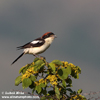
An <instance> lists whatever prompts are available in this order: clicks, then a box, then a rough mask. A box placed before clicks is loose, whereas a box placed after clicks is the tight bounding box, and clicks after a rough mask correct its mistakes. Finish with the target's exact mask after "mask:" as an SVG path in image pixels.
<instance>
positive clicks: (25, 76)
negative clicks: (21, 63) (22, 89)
mask: <svg viewBox="0 0 100 100" xmlns="http://www.w3.org/2000/svg"><path fill="white" fill-rule="evenodd" d="M36 73H38V71H34V67H31V68H28V69H27V70H26V72H25V74H23V76H22V81H23V79H25V78H28V77H30V76H31V75H32V74H36Z"/></svg>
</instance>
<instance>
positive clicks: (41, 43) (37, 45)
mask: <svg viewBox="0 0 100 100" xmlns="http://www.w3.org/2000/svg"><path fill="white" fill-rule="evenodd" d="M56 37H57V36H56V35H55V34H54V33H53V32H46V33H45V34H43V36H42V37H39V38H37V39H35V40H33V41H31V42H28V43H26V44H25V45H23V46H19V47H17V48H18V50H20V49H23V52H22V54H21V55H20V56H19V57H18V58H17V59H15V60H14V61H13V62H12V63H11V65H12V64H14V63H15V62H16V61H17V60H18V59H19V58H21V57H22V56H23V55H25V54H32V55H34V56H35V57H37V56H38V57H41V56H39V55H38V54H41V53H43V52H44V51H46V50H47V49H48V48H49V47H50V45H51V43H52V42H53V40H54V39H55V38H56Z"/></svg>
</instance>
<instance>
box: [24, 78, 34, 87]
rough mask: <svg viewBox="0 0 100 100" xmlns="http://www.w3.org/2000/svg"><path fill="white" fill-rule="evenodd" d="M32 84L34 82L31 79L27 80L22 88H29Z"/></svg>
mask: <svg viewBox="0 0 100 100" xmlns="http://www.w3.org/2000/svg"><path fill="white" fill-rule="evenodd" d="M31 84H32V81H31V80H30V79H29V78H25V79H23V81H22V87H23V88H27V87H29V86H30V85H31Z"/></svg>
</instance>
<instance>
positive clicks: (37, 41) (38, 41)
mask: <svg viewBox="0 0 100 100" xmlns="http://www.w3.org/2000/svg"><path fill="white" fill-rule="evenodd" d="M41 42H42V41H40V40H34V41H32V42H31V43H33V44H37V43H41Z"/></svg>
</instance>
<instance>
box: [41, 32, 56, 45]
mask: <svg viewBox="0 0 100 100" xmlns="http://www.w3.org/2000/svg"><path fill="white" fill-rule="evenodd" d="M41 38H42V39H44V40H45V41H47V42H49V43H50V44H51V43H52V41H53V40H54V39H55V38H56V35H55V34H54V33H52V32H47V33H45V34H44V35H43V36H42V37H41Z"/></svg>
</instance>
